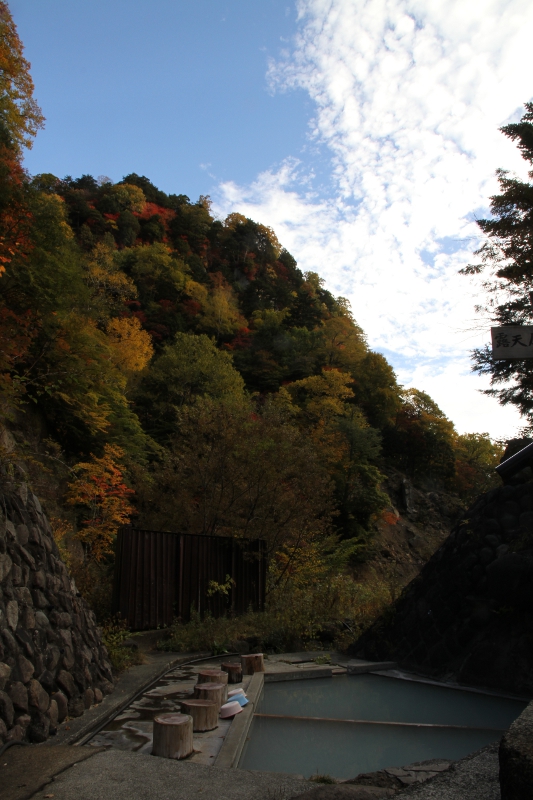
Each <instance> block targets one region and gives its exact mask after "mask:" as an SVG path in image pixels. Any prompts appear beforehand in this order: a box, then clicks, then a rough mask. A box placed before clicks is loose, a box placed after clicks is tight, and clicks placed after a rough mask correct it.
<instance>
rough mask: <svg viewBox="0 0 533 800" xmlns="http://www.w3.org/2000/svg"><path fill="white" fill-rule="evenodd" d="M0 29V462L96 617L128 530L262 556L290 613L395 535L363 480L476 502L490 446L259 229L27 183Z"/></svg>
mask: <svg viewBox="0 0 533 800" xmlns="http://www.w3.org/2000/svg"><path fill="white" fill-rule="evenodd" d="M0 12H1V13H0V22H1V24H2V31H3V33H2V35H3V37H4V39H5V40H6V41H9V42H10V46H9V48H8V49H7V51H6V52H7V55H6V53H5V52H4V53H3V54H2V58H3V59H4V62H3V66H2V78H1V80H2V86H1V90H2V93H3V98H4V102H3V105H2V107H1V108H0V265H1V266H0V269H1V271H2V275H1V277H0V290H1V299H0V390H1V408H0V413H1V420H0V421H1V424H2V430H3V435H2V445H3V446H2V450H1V458H2V462H3V469H4V470H5V471H7V473H9V474H10V475H11V476H12V478H13V479H14V480H23V479H24V476H25V473H26V472H28V471H29V473H30V477H31V479H32V481H33V483H34V485H35V486H36V488H37V491H38V493H39V494H40V496H41V498H42V499H43V501H44V503H45V505H46V507H47V510H48V512H49V514H51V515H52V517H53V518H54V522H55V527H56V530H55V534H56V537H57V539H58V541H59V542H60V543H61V544H62V546H63V552H64V555H65V557H66V558H67V560H70V562H71V566H72V569H73V570H74V571H75V574H76V577H77V580H78V583H79V585H80V586H81V588H82V591H84V592H85V593H86V595H87V596H88V597H89V599H90V600H91V601H92V602H93V604H94V605H95V606H96V607H97V609H103V611H102V613H105V609H106V608H107V607H108V606H107V605H106V602H107V601H106V599H105V598H106V597H107V594H106V593H108V581H107V579H106V577H105V576H106V575H107V576H108V575H109V567H110V565H111V564H112V558H113V542H114V537H115V534H116V531H117V529H118V526H119V525H120V524H123V523H124V522H127V521H128V520H131V521H132V522H133V524H135V525H139V526H143V527H146V528H157V529H163V530H180V531H185V532H190V533H209V534H217V535H231V536H242V537H262V538H264V539H266V541H267V545H268V552H269V558H270V563H271V572H270V588H271V590H274V588H275V587H278V589H279V587H286V591H289V588H288V587H289V584H290V585H291V586H292V587H293V588H292V589H291V591H293V590H294V591H296V590H298V591H302V592H305V588H306V587H309V586H310V585H311V583H312V582H314V585H317V584H316V582H317V581H320V580H322V579H324V580H325V576H329V577H328V578H327V582H329V583H327V582H326V583H327V585H330V586H331V585H332V584H331V580H332V579H331V576H332V575H333V576H336V577H335V580H339V581H340V582H341V583H342V581H345V583H346V581H349V574H350V572H349V571H350V564H351V565H353V564H354V563H356V562H360V561H362V560H364V559H365V558H366V557H367V556H368V553H369V552H371V547H372V538H373V534H374V531H375V530H376V526H379V525H380V524H381V525H382V524H383V523H386V524H388V525H394V524H395V515H394V509H393V508H392V507H391V499H390V497H389V496H388V495H387V493H386V492H385V488H384V475H383V473H382V470H385V471H386V470H387V469H390V468H394V469H396V470H400V471H401V472H403V473H405V474H407V475H408V476H409V477H410V479H411V480H412V481H414V483H415V484H417V485H419V486H421V487H422V488H425V489H427V490H431V489H440V490H447V491H451V492H456V493H458V494H459V496H460V497H462V498H464V499H469V498H470V497H472V496H473V495H474V494H476V493H478V492H479V491H483V490H485V489H486V488H488V487H489V486H490V485H491V481H492V470H493V466H494V464H495V463H496V462H497V460H498V457H499V454H500V452H501V448H500V447H499V445H498V444H496V443H494V442H491V440H490V439H489V437H488V435H479V434H472V435H463V436H459V435H457V433H456V431H455V430H454V427H453V424H452V422H451V421H450V420H448V419H447V418H446V417H445V415H444V414H443V413H442V411H441V410H440V409H439V408H438V406H437V405H436V404H435V403H434V402H433V400H432V399H431V398H430V397H429V396H428V395H427V394H425V393H424V392H422V391H418V390H415V389H409V390H404V389H403V388H402V387H401V386H400V385H399V384H398V382H397V379H396V376H395V374H394V370H393V369H392V367H391V365H390V364H389V363H388V362H387V361H386V359H385V358H384V357H383V356H382V355H381V354H379V353H376V352H374V351H372V349H371V348H370V347H369V346H368V343H367V341H366V338H365V334H364V332H363V331H362V330H361V328H360V326H359V325H358V324H357V322H356V319H355V318H354V316H353V315H352V311H351V309H350V305H349V303H348V301H347V300H346V299H344V298H342V297H334V296H333V295H332V294H331V293H330V292H329V291H328V290H327V288H326V287H325V285H324V282H323V280H322V279H321V278H320V276H319V272H306V273H302V271H301V270H300V269H299V268H298V265H297V263H296V260H295V259H294V257H293V256H292V255H291V254H290V253H289V252H287V250H286V249H284V248H283V246H282V244H280V242H279V241H278V239H277V237H276V234H275V232H274V231H273V230H272V229H271V228H269V227H266V226H264V225H262V224H260V223H258V222H256V221H253V220H251V219H247V218H246V217H244V216H242V215H240V214H230V215H229V216H228V217H227V218H226V219H224V220H219V219H216V218H215V217H214V216H213V214H212V213H211V209H210V201H209V198H208V197H200V199H199V200H198V201H197V202H192V201H191V200H190V199H189V198H188V197H186V196H184V195H182V194H170V195H169V194H166V193H164V192H162V191H160V190H159V189H158V188H156V187H155V186H154V185H153V184H152V183H151V182H150V180H149V179H148V178H146V177H144V176H139V175H137V174H135V173H131V174H130V175H127V176H125V177H124V178H123V180H121V181H119V182H118V183H113V182H112V181H110V180H109V179H107V178H98V179H95V178H94V177H92V176H90V175H83V176H81V177H80V178H72V177H65V178H58V177H56V176H54V175H51V174H41V175H36V176H33V177H32V176H30V175H28V174H27V173H26V172H25V171H24V169H23V167H22V164H21V158H22V148H23V146H25V145H28V144H31V138H32V136H33V135H35V133H36V131H37V128H38V127H39V126H40V125H41V124H42V117H41V115H40V110H39V109H38V108H37V107H36V105H35V103H34V101H33V97H32V88H33V87H32V85H31V78H30V77H29V72H28V65H27V63H26V62H25V61H24V59H23V56H22V49H21V46H20V42H19V41H18V38H17V36H16V31H15V29H14V27H13V24H12V22H11V19H10V17H9V12H8V11H7V6H6V5H5V4H4V3H0ZM10 26H11V27H10ZM10 98H11V99H10ZM9 103H11V105H10V104H9ZM24 103H26V106H24V108H25V110H24V111H21V109H22V107H23V105H24ZM178 188H179V187H178ZM318 269H319V267H318ZM355 316H357V309H355ZM76 543H77V544H76ZM339 576H342V578H341V577H339ZM324 585H326V584H324ZM339 585H340V584H339ZM343 586H344V588H346V586H345V584H343ZM294 587H296V588H294ZM100 589H101V591H100ZM339 591H340V590H339ZM99 592H100V594H99ZM102 598H103V599H102Z"/></svg>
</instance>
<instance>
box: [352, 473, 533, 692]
mask: <svg viewBox="0 0 533 800" xmlns="http://www.w3.org/2000/svg"><path fill="white" fill-rule="evenodd" d="M350 653H351V654H352V655H354V656H357V657H364V658H375V659H380V660H381V659H394V660H395V661H397V662H399V663H400V664H401V665H402V666H403V667H404V668H407V669H412V670H414V671H416V672H420V673H423V674H428V675H431V676H434V677H438V678H441V679H454V680H457V681H459V682H460V683H463V684H469V685H477V686H485V687H488V688H492V689H499V690H502V691H508V692H514V693H517V694H524V695H529V696H531V695H532V694H533V671H532V670H531V664H532V663H533V483H531V482H529V483H525V484H522V485H516V486H513V485H509V486H502V487H501V488H498V489H493V490H492V491H491V492H488V493H487V494H484V495H482V496H481V497H480V498H479V499H478V500H477V501H476V503H475V504H474V505H473V506H472V507H471V508H470V509H469V510H468V511H466V512H465V514H464V517H463V519H462V520H461V521H460V522H459V523H458V524H457V525H456V527H455V528H454V530H453V531H452V533H451V534H450V536H449V537H448V538H447V539H446V541H445V542H444V544H442V545H441V547H439V549H438V550H437V551H436V552H435V554H434V555H433V556H432V557H431V558H430V560H429V561H428V563H427V564H426V565H425V567H424V568H423V569H422V571H421V572H420V575H419V576H418V577H417V578H415V579H414V580H413V581H411V583H410V584H409V585H408V586H407V587H406V589H405V590H404V592H403V593H402V595H401V597H400V598H399V600H398V601H397V602H396V603H395V605H394V606H393V607H392V608H391V609H390V610H389V611H388V613H387V614H386V615H384V616H383V617H381V618H380V619H379V620H378V621H377V622H376V623H375V624H374V625H373V626H372V627H371V628H370V629H369V630H368V631H366V633H365V634H363V636H362V637H361V638H360V639H359V640H358V641H357V642H356V643H355V644H354V645H352V647H351V648H350Z"/></svg>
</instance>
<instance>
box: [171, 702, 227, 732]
mask: <svg viewBox="0 0 533 800" xmlns="http://www.w3.org/2000/svg"><path fill="white" fill-rule="evenodd" d="M219 708H220V706H219V705H217V703H214V702H213V701H212V700H183V702H182V704H181V710H182V711H183V712H184V713H185V714H190V715H191V717H192V727H193V731H212V730H213V729H214V728H217V727H218V710H219Z"/></svg>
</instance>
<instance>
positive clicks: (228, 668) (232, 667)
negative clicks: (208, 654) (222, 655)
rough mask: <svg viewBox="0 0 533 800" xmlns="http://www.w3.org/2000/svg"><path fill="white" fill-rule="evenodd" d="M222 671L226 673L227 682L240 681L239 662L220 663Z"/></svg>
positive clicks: (240, 670) (240, 669) (240, 668)
mask: <svg viewBox="0 0 533 800" xmlns="http://www.w3.org/2000/svg"><path fill="white" fill-rule="evenodd" d="M222 671H223V672H227V673H228V683H240V682H241V681H242V666H241V665H240V664H236V663H228V664H222Z"/></svg>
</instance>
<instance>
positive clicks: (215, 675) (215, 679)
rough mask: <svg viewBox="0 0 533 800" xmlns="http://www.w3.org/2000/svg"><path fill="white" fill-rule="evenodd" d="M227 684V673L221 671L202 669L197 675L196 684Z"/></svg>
mask: <svg viewBox="0 0 533 800" xmlns="http://www.w3.org/2000/svg"><path fill="white" fill-rule="evenodd" d="M209 682H211V683H227V682H228V673H227V672H223V671H222V670H221V669H203V670H201V671H200V672H199V673H198V680H197V683H209Z"/></svg>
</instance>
